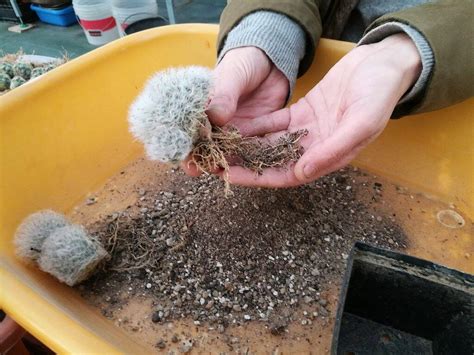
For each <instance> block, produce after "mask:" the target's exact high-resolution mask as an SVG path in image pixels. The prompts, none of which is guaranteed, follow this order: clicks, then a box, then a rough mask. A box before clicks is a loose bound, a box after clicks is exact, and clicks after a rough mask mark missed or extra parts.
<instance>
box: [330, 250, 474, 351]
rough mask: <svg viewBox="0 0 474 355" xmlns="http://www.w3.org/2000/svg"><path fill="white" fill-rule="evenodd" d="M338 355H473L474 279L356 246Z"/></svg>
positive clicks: (340, 315)
mask: <svg viewBox="0 0 474 355" xmlns="http://www.w3.org/2000/svg"><path fill="white" fill-rule="evenodd" d="M331 352H332V354H334V355H336V354H337V355H366V354H367V355H369V354H370V355H373V354H390V355H397V354H400V355H408V354H416V355H422V354H430V355H447V354H453V355H464V354H466V355H467V354H469V355H472V354H473V353H474V277H473V276H472V275H469V274H465V273H462V272H459V271H456V270H453V269H449V268H446V267H443V266H440V265H437V264H434V263H432V262H429V261H426V260H422V259H418V258H415V257H412V256H408V255H405V254H401V253H396V252H392V251H387V250H383V249H379V248H375V247H372V246H369V245H367V244H363V243H356V244H355V246H354V248H353V251H352V253H351V256H350V257H349V260H348V265H347V270H346V275H345V278H344V283H343V287H342V290H341V296H340V298H339V306H338V312H337V317H336V325H335V328H334V335H333V342H332V351H331Z"/></svg>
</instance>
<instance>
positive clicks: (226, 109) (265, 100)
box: [181, 47, 289, 176]
mask: <svg viewBox="0 0 474 355" xmlns="http://www.w3.org/2000/svg"><path fill="white" fill-rule="evenodd" d="M288 91H289V83H288V79H287V78H286V77H285V76H284V75H283V73H282V72H281V71H280V70H279V69H278V68H277V67H276V66H275V65H274V64H273V63H272V62H271V61H270V59H269V58H268V57H267V56H266V54H265V53H264V52H263V51H262V50H260V49H258V48H256V47H241V48H235V49H232V50H230V51H229V52H227V53H226V55H225V56H224V58H222V60H221V61H220V63H219V64H218V65H217V67H216V68H215V70H214V75H213V87H212V88H211V93H210V102H209V105H208V108H207V111H206V112H207V115H208V117H209V120H210V121H211V123H213V124H216V125H218V126H224V125H226V124H230V125H232V126H234V127H236V128H238V129H242V130H243V131H245V129H246V127H249V126H252V125H253V124H252V121H253V119H254V118H255V117H259V116H262V115H265V114H269V113H271V112H274V111H275V110H278V109H280V108H282V107H283V106H284V105H285V102H286V98H287V96H288ZM181 166H182V168H183V170H184V171H185V172H186V173H187V174H189V175H191V176H198V175H199V174H200V172H199V171H198V169H197V168H196V166H195V165H194V164H193V163H191V162H190V161H189V159H188V160H186V161H184V162H183V163H182V164H181Z"/></svg>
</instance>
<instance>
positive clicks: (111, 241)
mask: <svg viewBox="0 0 474 355" xmlns="http://www.w3.org/2000/svg"><path fill="white" fill-rule="evenodd" d="M361 175H364V173H362V172H360V171H358V170H357V169H353V168H346V169H343V170H341V171H339V172H337V173H333V174H331V175H329V176H326V177H323V178H321V179H319V180H318V181H316V182H314V183H312V184H309V185H305V186H301V187H297V188H291V189H280V190H274V189H251V188H243V187H232V192H233V194H232V196H229V197H227V198H226V197H224V195H225V194H224V186H223V184H222V182H221V181H219V180H218V179H216V178H214V177H212V176H203V177H201V178H197V179H196V178H190V177H187V176H185V175H184V174H183V173H182V172H180V171H177V170H176V171H172V172H171V174H170V176H171V177H172V181H173V186H172V187H170V188H168V189H167V190H166V189H165V190H161V191H159V190H158V188H157V190H156V191H145V190H140V191H138V192H139V195H140V196H141V197H140V198H139V199H138V200H137V202H136V203H135V204H134V205H132V206H129V208H127V209H125V210H123V211H117V212H116V213H113V214H111V215H107V216H106V217H105V218H103V219H101V220H100V221H98V222H95V223H93V224H91V225H88V226H86V227H87V229H88V230H89V231H90V232H91V233H92V234H93V235H97V236H98V237H100V238H101V240H102V241H103V243H104V245H105V246H106V248H107V249H108V250H109V252H110V254H111V255H112V258H111V259H110V260H109V261H108V262H107V264H106V265H104V268H103V269H102V270H101V271H99V272H98V273H97V274H96V275H95V276H94V277H93V278H92V279H91V280H89V281H88V282H87V283H85V284H83V285H82V286H81V290H82V293H83V294H84V295H85V296H86V297H88V296H90V295H91V294H94V295H95V296H99V297H102V298H103V299H106V300H107V302H108V304H109V305H110V307H108V308H104V309H103V313H104V314H105V315H106V316H107V315H110V313H113V309H114V307H117V306H118V305H119V304H120V302H123V299H122V298H121V297H120V295H121V294H122V291H123V290H127V292H129V293H130V294H131V295H132V296H133V294H134V293H136V294H143V293H146V294H148V295H149V296H150V297H152V298H153V299H154V308H153V309H150V319H151V320H152V321H153V322H164V321H169V320H173V319H180V318H184V317H192V318H193V319H194V321H195V322H194V323H195V324H196V325H200V324H203V323H206V324H210V325H212V326H215V327H216V328H217V329H220V330H223V329H225V327H227V326H229V325H231V324H242V323H245V322H247V321H251V320H259V321H263V322H268V324H269V327H270V330H271V331H272V333H274V334H276V333H279V332H281V331H283V330H284V329H285V327H286V325H287V324H288V323H289V322H291V321H292V320H294V319H293V317H294V316H293V315H294V314H295V312H294V310H295V309H296V308H298V307H301V306H303V307H313V309H317V311H315V312H309V313H307V312H305V314H307V319H303V320H298V321H301V322H302V324H307V323H310V322H311V320H312V319H314V317H320V316H322V317H327V316H328V307H327V300H326V299H324V298H323V297H322V294H323V291H325V290H326V289H327V288H328V287H329V286H330V285H334V284H339V283H340V281H341V278H342V275H343V273H344V269H345V265H346V259H347V258H348V256H349V253H350V250H351V247H352V245H353V243H354V242H355V241H364V242H367V243H370V244H373V245H377V246H380V247H385V248H388V249H401V248H405V247H406V245H405V243H406V239H405V236H404V234H403V232H402V231H401V229H400V228H399V227H398V226H397V224H396V223H395V221H394V219H393V218H392V216H384V215H374V212H373V211H372V210H371V208H370V206H369V204H368V203H367V202H362V200H361V199H360V198H358V197H357V194H358V190H360V191H362V190H363V191H364V193H365V194H367V191H369V192H370V194H371V197H370V198H372V199H374V200H376V199H379V198H380V195H381V194H382V190H383V186H382V185H381V184H380V183H378V182H375V183H373V186H369V187H367V186H361V185H358V184H357V183H356V181H357V180H358V178H359V177H360V176H361ZM359 180H360V179H359ZM371 184H372V183H371ZM364 185H365V183H364ZM89 298H90V297H89ZM316 306H317V307H316ZM108 313H109V314H108Z"/></svg>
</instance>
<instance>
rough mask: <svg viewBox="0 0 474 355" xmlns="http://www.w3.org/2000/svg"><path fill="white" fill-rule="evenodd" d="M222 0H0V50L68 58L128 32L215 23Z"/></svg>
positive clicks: (223, 0) (222, 4)
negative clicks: (176, 25)
mask: <svg viewBox="0 0 474 355" xmlns="http://www.w3.org/2000/svg"><path fill="white" fill-rule="evenodd" d="M226 3H227V1H226V0H158V1H156V0H74V1H71V0H0V50H1V52H2V53H0V57H1V55H5V54H8V53H17V52H18V51H19V50H22V51H23V52H24V53H26V54H36V55H41V56H49V57H61V56H62V55H63V54H64V53H67V55H68V56H69V57H70V58H74V57H77V56H79V55H81V54H84V53H86V52H88V51H90V50H92V49H94V48H96V47H97V46H100V45H103V44H105V43H108V42H110V41H113V40H115V39H117V38H120V37H123V36H126V35H127V34H128V33H133V32H137V31H140V30H143V29H147V28H151V27H157V26H163V25H167V24H170V23H171V24H173V23H218V22H219V16H220V14H221V12H222V10H223V8H224V6H225V5H226Z"/></svg>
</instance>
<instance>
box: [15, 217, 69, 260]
mask: <svg viewBox="0 0 474 355" xmlns="http://www.w3.org/2000/svg"><path fill="white" fill-rule="evenodd" d="M68 224H69V222H68V221H67V220H66V218H64V216H63V215H61V214H59V213H56V212H54V211H51V210H44V211H39V212H36V213H33V214H32V215H30V216H28V217H27V218H25V220H23V222H22V223H21V224H20V226H19V227H18V229H17V230H16V234H15V239H14V242H15V247H16V254H17V255H18V256H19V257H20V258H22V259H24V260H25V261H28V262H35V261H37V260H38V258H39V256H40V253H41V250H42V247H43V243H44V241H45V240H46V238H48V237H49V236H50V235H51V234H52V233H53V232H54V231H55V230H56V229H58V228H61V227H64V226H66V225H68Z"/></svg>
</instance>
